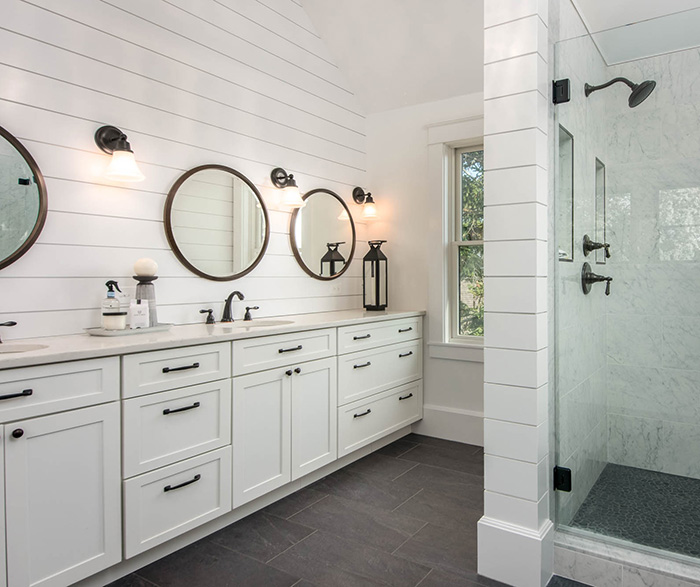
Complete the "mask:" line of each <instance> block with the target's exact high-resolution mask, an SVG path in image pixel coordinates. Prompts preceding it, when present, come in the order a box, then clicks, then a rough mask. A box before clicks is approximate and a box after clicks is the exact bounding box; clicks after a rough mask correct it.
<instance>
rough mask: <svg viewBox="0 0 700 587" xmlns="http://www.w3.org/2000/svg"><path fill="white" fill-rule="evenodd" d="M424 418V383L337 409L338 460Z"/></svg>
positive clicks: (406, 386) (403, 387)
mask: <svg viewBox="0 0 700 587" xmlns="http://www.w3.org/2000/svg"><path fill="white" fill-rule="evenodd" d="M422 417H423V383H422V381H415V382H413V383H409V384H408V385H402V386H401V387H397V388H396V389H390V390H389V391H386V392H384V393H380V394H378V395H376V396H374V397H373V398H372V399H371V400H370V401H367V400H365V401H360V402H355V403H352V404H348V405H347V406H343V407H342V408H338V458H340V457H342V456H345V455H346V454H349V453H351V452H352V451H354V450H357V449H358V448H361V447H363V446H366V445H368V444H370V443H371V442H374V441H375V440H379V439H380V438H382V437H384V436H386V435H387V434H391V433H392V432H395V431H396V430H399V429H401V428H403V427H404V426H408V425H409V424H411V423H413V422H416V421H417V420H420V419H421V418H422Z"/></svg>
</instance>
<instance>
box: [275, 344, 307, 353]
mask: <svg viewBox="0 0 700 587" xmlns="http://www.w3.org/2000/svg"><path fill="white" fill-rule="evenodd" d="M301 349H302V346H301V345H299V346H295V347H294V348H291V349H280V350H278V351H277V352H278V353H291V352H292V351H300V350H301Z"/></svg>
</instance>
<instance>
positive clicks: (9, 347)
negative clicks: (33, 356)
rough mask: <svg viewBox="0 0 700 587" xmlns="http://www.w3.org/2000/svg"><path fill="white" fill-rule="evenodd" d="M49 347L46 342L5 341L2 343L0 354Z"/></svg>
mask: <svg viewBox="0 0 700 587" xmlns="http://www.w3.org/2000/svg"><path fill="white" fill-rule="evenodd" d="M45 348H48V345H45V344H15V343H12V342H3V343H2V344H0V354H5V353H26V352H28V351H38V350H41V349H45Z"/></svg>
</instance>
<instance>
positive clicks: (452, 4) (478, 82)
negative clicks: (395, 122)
mask: <svg viewBox="0 0 700 587" xmlns="http://www.w3.org/2000/svg"><path fill="white" fill-rule="evenodd" d="M302 1H303V6H304V9H305V10H306V12H307V14H308V15H309V17H310V18H311V21H312V22H313V24H314V27H315V28H316V30H317V32H318V34H320V35H321V37H322V38H323V40H324V41H325V43H326V45H327V46H328V49H329V51H330V52H331V54H332V55H333V57H334V59H335V62H336V63H337V64H338V67H339V68H340V70H341V72H342V73H343V74H344V75H345V77H346V79H347V80H348V84H349V86H350V89H352V90H353V92H354V93H355V95H356V96H357V98H358V100H359V101H360V104H361V105H362V106H363V108H364V109H365V111H366V112H367V113H368V114H369V113H374V112H382V111H385V110H392V109H394V108H400V107H402V106H409V105H412V104H421V103H424V102H432V101H435V100H442V99H445V98H452V97H454V96H460V95H463V94H469V93H472V92H481V91H483V67H484V66H483V63H484V48H483V45H484V41H483V39H484V36H483V22H484V14H483V2H484V0H330V1H329V0H302Z"/></svg>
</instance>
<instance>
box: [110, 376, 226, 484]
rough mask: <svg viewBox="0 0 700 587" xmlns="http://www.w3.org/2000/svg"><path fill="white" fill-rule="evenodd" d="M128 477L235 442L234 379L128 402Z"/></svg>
mask: <svg viewBox="0 0 700 587" xmlns="http://www.w3.org/2000/svg"><path fill="white" fill-rule="evenodd" d="M123 442H124V477H132V476H133V475H139V474H141V473H145V472H146V471H150V470H152V469H156V468H158V467H163V466H165V465H170V464H172V463H175V462H177V461H181V460H183V459H186V458H189V457H193V456H196V455H198V454H201V453H203V452H207V451H209V450H213V449H215V448H220V447H222V446H225V445H227V444H230V443H231V380H230V379H224V380H221V381H214V382H212V383H203V384H201V385H194V386H192V387H184V388H182V389H176V390H175V391H164V392H162V393H157V394H152V395H146V396H141V397H136V398H133V399H129V400H126V401H124V440H123Z"/></svg>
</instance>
